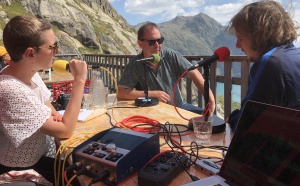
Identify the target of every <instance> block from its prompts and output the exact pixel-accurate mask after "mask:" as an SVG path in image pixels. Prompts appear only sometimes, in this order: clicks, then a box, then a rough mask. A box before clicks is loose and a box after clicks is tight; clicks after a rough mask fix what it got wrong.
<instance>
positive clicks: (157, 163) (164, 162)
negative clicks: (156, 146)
mask: <svg viewBox="0 0 300 186" xmlns="http://www.w3.org/2000/svg"><path fill="white" fill-rule="evenodd" d="M187 162H188V158H187V157H186V156H185V155H183V154H181V153H179V152H177V153H174V152H167V153H165V154H161V155H159V156H158V157H156V158H155V159H153V160H152V161H151V162H149V163H148V164H147V165H146V166H144V167H143V168H142V169H141V170H140V171H139V173H138V185H139V186H155V185H159V186H164V185H168V184H169V183H170V182H171V181H172V180H173V179H174V178H175V177H176V176H177V175H178V174H180V173H181V172H182V171H183V170H184V167H186V165H187Z"/></svg>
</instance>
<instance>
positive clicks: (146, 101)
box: [134, 97, 159, 107]
mask: <svg viewBox="0 0 300 186" xmlns="http://www.w3.org/2000/svg"><path fill="white" fill-rule="evenodd" d="M158 103H159V100H158V98H154V97H151V98H149V97H148V98H145V97H142V98H136V99H135V101H134V104H135V105H136V106H138V107H149V106H154V105H157V104H158Z"/></svg>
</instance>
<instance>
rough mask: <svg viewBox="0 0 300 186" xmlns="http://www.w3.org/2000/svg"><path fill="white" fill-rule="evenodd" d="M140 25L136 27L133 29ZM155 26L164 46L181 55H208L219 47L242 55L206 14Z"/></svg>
mask: <svg viewBox="0 0 300 186" xmlns="http://www.w3.org/2000/svg"><path fill="white" fill-rule="evenodd" d="M141 25H142V24H138V25H136V26H135V29H136V30H138V28H139V27H140V26H141ZM157 25H158V27H159V29H160V31H161V35H162V36H163V37H164V38H165V42H164V45H165V46H167V47H169V48H172V49H174V50H176V51H178V52H179V53H181V54H183V55H210V54H213V52H214V50H215V49H217V48H219V47H220V46H227V47H228V48H229V49H230V51H231V55H242V52H241V51H240V50H238V49H236V47H235V41H236V38H235V36H233V35H230V34H229V33H228V31H226V28H225V27H224V26H222V25H221V24H220V23H218V22H217V21H216V20H214V19H213V18H211V17H209V16H208V15H206V14H203V13H199V14H198V15H195V16H186V17H184V16H178V17H176V18H174V19H172V20H170V21H167V22H163V23H159V24H157Z"/></svg>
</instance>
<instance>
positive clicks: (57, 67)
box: [52, 60, 100, 74]
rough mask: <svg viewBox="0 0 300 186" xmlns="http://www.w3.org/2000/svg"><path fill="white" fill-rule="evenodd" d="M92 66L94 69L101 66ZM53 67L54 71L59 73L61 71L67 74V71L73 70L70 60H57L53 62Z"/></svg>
mask: <svg viewBox="0 0 300 186" xmlns="http://www.w3.org/2000/svg"><path fill="white" fill-rule="evenodd" d="M88 66H89V67H90V66H91V65H88ZM91 68H92V69H97V68H100V66H94V65H92V66H91ZM52 69H53V71H54V72H57V73H60V74H65V73H68V72H71V69H70V65H69V62H68V61H66V60H56V61H54V62H53V64H52Z"/></svg>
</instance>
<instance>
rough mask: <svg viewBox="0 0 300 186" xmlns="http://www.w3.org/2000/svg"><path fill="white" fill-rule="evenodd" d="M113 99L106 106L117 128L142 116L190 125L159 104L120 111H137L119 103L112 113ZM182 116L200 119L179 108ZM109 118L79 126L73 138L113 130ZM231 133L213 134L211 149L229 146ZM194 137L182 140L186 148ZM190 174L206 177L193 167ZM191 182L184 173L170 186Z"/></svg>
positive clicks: (133, 182)
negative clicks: (120, 123) (119, 123)
mask: <svg viewBox="0 0 300 186" xmlns="http://www.w3.org/2000/svg"><path fill="white" fill-rule="evenodd" d="M114 98H115V97H114V95H110V96H109V97H108V103H107V105H106V107H107V108H109V109H107V113H108V114H109V115H110V116H111V118H112V122H113V124H116V123H118V122H120V121H121V120H123V119H125V118H128V117H131V116H135V115H142V116H145V117H148V118H151V119H155V120H157V121H159V122H160V123H162V124H164V123H166V122H169V123H172V124H183V125H187V124H188V121H187V120H185V119H182V118H181V117H180V116H179V114H178V113H177V112H176V110H175V109H174V107H173V106H171V105H168V104H164V103H159V104H158V105H156V106H151V107H138V108H121V107H135V105H134V101H117V102H116V103H115V104H114V107H113V109H110V108H111V107H112V104H113V100H114ZM178 111H179V113H180V114H181V115H182V116H183V117H185V118H192V117H195V116H199V115H198V114H195V113H192V112H189V111H186V110H183V109H180V108H178ZM109 120H110V119H109V117H108V115H106V114H103V115H101V116H98V117H96V118H94V119H92V120H89V121H86V122H78V123H77V127H76V130H75V133H74V136H81V134H82V135H85V136H86V135H87V134H89V135H88V136H92V135H90V134H91V133H93V134H96V133H98V132H99V131H103V130H106V129H109V128H111V127H112V126H111V124H110V122H109ZM231 137H232V133H231V132H230V127H229V126H226V131H225V132H222V133H219V134H213V135H212V138H211V145H221V146H223V145H227V146H228V145H229V143H230V141H231ZM194 138H195V136H194V134H193V133H191V134H190V135H185V136H182V140H183V141H182V144H183V145H190V143H191V142H192V141H193V140H194ZM79 139H82V140H81V141H80V140H78V141H76V140H74V141H76V142H75V143H73V144H72V145H73V146H76V145H77V144H80V143H81V142H83V141H84V138H79ZM162 140H164V139H163V138H161V139H160V143H162V142H163V141H162ZM160 149H161V152H162V151H164V150H169V149H170V148H169V147H168V146H166V145H164V146H162V147H161V148H160ZM200 154H201V155H202V156H203V155H207V156H213V157H221V151H218V150H211V149H207V150H201V151H200ZM188 172H189V173H190V174H193V175H196V176H198V177H199V178H204V177H207V176H206V175H205V174H203V173H201V172H199V171H198V170H196V169H195V168H194V166H192V167H190V168H189V169H188ZM78 179H79V180H80V182H82V185H88V184H89V183H90V181H91V179H90V178H88V177H86V176H79V178H78ZM189 182H191V179H190V177H189V176H188V175H187V173H186V172H182V173H181V174H180V175H179V176H177V177H176V178H175V179H174V180H173V181H172V182H171V183H170V185H172V186H173V185H183V184H186V183H189ZM94 185H104V184H102V183H97V184H94ZM122 185H130V186H136V185H138V180H137V176H134V177H133V178H130V179H128V180H126V181H125V182H123V183H122Z"/></svg>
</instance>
